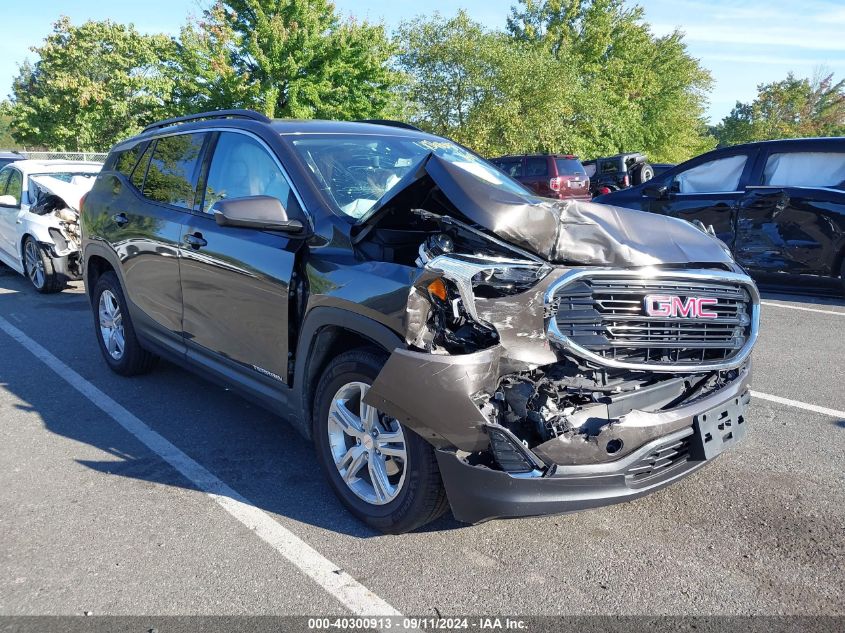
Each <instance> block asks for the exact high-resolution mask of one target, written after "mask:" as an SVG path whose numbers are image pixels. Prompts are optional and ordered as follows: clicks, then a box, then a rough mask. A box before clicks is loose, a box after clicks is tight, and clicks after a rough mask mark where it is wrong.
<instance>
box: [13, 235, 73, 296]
mask: <svg viewBox="0 0 845 633" xmlns="http://www.w3.org/2000/svg"><path fill="white" fill-rule="evenodd" d="M23 272H24V275H26V278H27V279H29V282H30V283H31V284H32V286H33V287H34V288H35V289H36V290H37V291H38V292H40V293H41V294H45V295H47V294H52V293H54V292H59V291H61V290H62V289H63V288H64V287H65V282H64V279H63V278H62V277H61V276H60V275H58V274H57V273H56V269H55V267H54V266H53V259H52V258H51V257H50V255H48V254H47V251H46V250H44V247H43V246H41V245H40V244H39V243H38V242H36V241H35V239H33V238H32V237H27V238H26V239H25V240H24V241H23Z"/></svg>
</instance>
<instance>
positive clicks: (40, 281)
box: [24, 239, 45, 290]
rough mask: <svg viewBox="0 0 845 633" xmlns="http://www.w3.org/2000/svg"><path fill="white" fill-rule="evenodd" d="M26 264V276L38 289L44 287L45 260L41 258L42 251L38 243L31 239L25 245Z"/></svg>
mask: <svg viewBox="0 0 845 633" xmlns="http://www.w3.org/2000/svg"><path fill="white" fill-rule="evenodd" d="M24 266H25V267H26V276H27V277H29V280H30V281H31V282H32V285H33V286H35V287H36V288H37V289H38V290H41V289H42V288H43V287H44V279H45V274H44V262H43V261H42V260H41V253H39V252H38V245H37V244H36V243H35V242H33V241H32V240H31V239H28V240H27V241H26V244H25V245H24Z"/></svg>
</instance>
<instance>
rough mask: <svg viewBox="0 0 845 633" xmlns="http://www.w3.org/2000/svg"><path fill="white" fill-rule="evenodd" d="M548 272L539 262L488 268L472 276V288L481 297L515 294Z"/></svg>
mask: <svg viewBox="0 0 845 633" xmlns="http://www.w3.org/2000/svg"><path fill="white" fill-rule="evenodd" d="M548 272H549V267H548V266H543V265H541V264H538V265H531V264H528V265H523V264H520V265H519V266H503V267H497V268H489V269H487V270H483V271H481V272H479V273H477V274H476V275H475V276H474V277H473V278H472V290H473V292H474V293H475V296H476V297H481V298H482V299H495V298H497V297H505V296H508V295H515V294H519V293H521V292H525V291H527V290H530V289H531V288H533V287H534V286H535V285H536V284H537V283H538V282H539V281H540V280H541V279H543V277H545V276H546V275H547V274H548Z"/></svg>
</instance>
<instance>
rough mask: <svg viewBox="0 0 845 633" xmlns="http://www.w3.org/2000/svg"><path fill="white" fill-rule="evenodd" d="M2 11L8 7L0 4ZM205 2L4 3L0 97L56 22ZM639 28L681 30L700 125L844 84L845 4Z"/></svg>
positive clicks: (396, 12)
mask: <svg viewBox="0 0 845 633" xmlns="http://www.w3.org/2000/svg"><path fill="white" fill-rule="evenodd" d="M5 2H7V3H10V2H11V0H5ZM208 3H209V0H144V1H143V2H141V1H131V2H127V1H125V0H115V1H112V2H103V1H102V0H34V1H30V2H14V3H11V4H9V6H8V7H7V11H5V12H4V13H5V16H4V19H3V23H2V24H1V25H0V95H5V94H7V93H8V92H9V90H10V88H11V82H12V78H13V77H14V76H15V74H16V73H17V64H19V63H20V62H22V61H23V60H24V59H26V58H29V59H30V60H32V59H34V55H33V54H32V53H31V52H30V51H29V47H30V46H33V45H36V44H38V43H39V42H40V41H41V40H42V39H43V37H44V36H46V35H47V34H48V33H49V32H50V25H51V23H52V21H53V20H55V19H56V18H57V17H58V16H59V15H61V14H65V15H69V16H70V17H71V19H72V20H73V21H74V22H81V21H84V20H86V19H89V18H91V19H105V18H111V19H113V20H117V21H120V22H132V23H134V24H135V26H136V27H138V28H139V29H140V30H142V31H145V32H165V33H172V34H175V33H178V31H179V27H180V26H181V25H182V24H183V23H184V21H185V18H186V16H188V15H189V14H193V15H198V14H200V13H201V12H202V9H203V8H204V7H205V6H206V5H207V4H208ZM336 4H337V6H338V8H339V10H340V11H341V12H342V13H344V14H347V15H354V16H356V17H358V18H362V19H369V20H371V21H384V22H385V24H386V25H387V26H388V27H393V26H395V25H396V24H398V23H399V22H401V21H402V20H404V19H408V18H411V17H414V16H415V15H417V14H419V13H421V12H433V11H435V10H439V11H440V12H441V13H443V14H446V15H451V14H453V13H454V12H455V11H456V10H457V7H459V6H463V7H464V8H466V9H467V10H468V11H469V13H470V15H472V16H473V17H474V18H475V19H476V20H479V21H480V22H483V23H484V24H486V25H487V26H489V27H502V26H503V25H504V23H505V17H506V16H507V14H508V9H509V7H510V5H511V4H512V0H460V1H459V2H455V1H454V0H452V1H444V0H427V2H425V3H424V6H423V3H419V4H417V3H411V2H401V1H397V0H367V1H361V0H358V1H355V0H336ZM643 4H644V5H645V6H646V19H647V20H648V21H649V22H650V23H651V24H652V26H653V29H654V31H655V32H656V33H658V34H664V33H668V32H671V31H672V30H673V29H674V28H680V29H681V30H682V31H684V32H685V33H686V38H685V39H686V42H687V44H688V46H689V50H690V52H691V54H692V55H694V56H695V57H698V58H699V59H700V60H701V62H702V64H703V65H704V66H705V67H706V68H708V69H709V70H710V71H711V72H712V74H713V77H714V80H715V86H714V90H713V92H712V94H711V97H710V109H709V116H710V119H711V121H712V122H714V123H715V122H717V121H719V120H720V119H721V118H722V117H723V116H725V115H726V114H727V113H728V112H730V109H731V108H732V107H733V105H734V103H735V102H736V101H737V100H740V101H748V100H750V99H751V98H753V97H754V95H755V93H756V91H755V87H756V85H757V84H758V83H766V82H770V81H775V80H778V79H781V78H783V77H785V76H786V73H787V72H789V71H790V70H792V71H794V72H796V73H797V74H799V75H802V76H810V75H812V74H813V73H814V72H815V71H816V70H817V69H819V68H824V69H826V70H827V71H829V72H835V73H836V75H837V77H840V78H841V77H845V36H843V33H845V2H843V1H842V0H800V1H799V2H795V1H794V0H789V1H787V0H747V1H741V0H648V2H645V3H643Z"/></svg>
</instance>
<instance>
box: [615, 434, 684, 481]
mask: <svg viewBox="0 0 845 633" xmlns="http://www.w3.org/2000/svg"><path fill="white" fill-rule="evenodd" d="M692 437H693V436H692V435H690V436H688V437H685V438H682V439H680V440H675V441H673V442H669V443H666V444H662V445H659V446H657V447H656V448H655V449H654V450H652V451H650V452H649V453H648V455H645V456H644V457H643V458H642V459H640V460H638V461H636V462H635V463H633V464H632V465H631V466H630V467H629V468H628V470H627V471H625V475H626V478H627V480H628V484H629V485H631V486H632V487H636V486H637V485H643V484H645V483H648V481H649V480H650V479H651V478H652V477H656V476H657V475H661V474H663V473H665V472H666V471H667V470H669V469H670V468H672V467H673V466H677V465H678V464H681V463H684V462H687V461H689V459H690V449H691V447H692Z"/></svg>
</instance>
